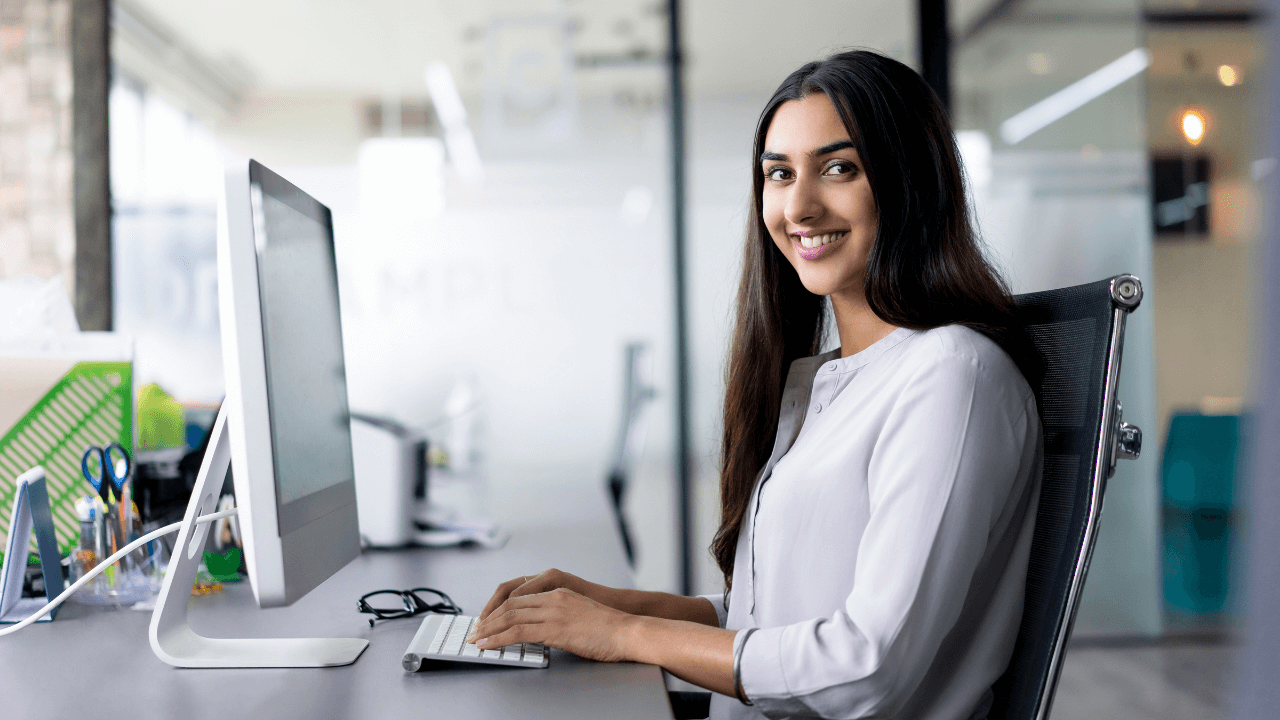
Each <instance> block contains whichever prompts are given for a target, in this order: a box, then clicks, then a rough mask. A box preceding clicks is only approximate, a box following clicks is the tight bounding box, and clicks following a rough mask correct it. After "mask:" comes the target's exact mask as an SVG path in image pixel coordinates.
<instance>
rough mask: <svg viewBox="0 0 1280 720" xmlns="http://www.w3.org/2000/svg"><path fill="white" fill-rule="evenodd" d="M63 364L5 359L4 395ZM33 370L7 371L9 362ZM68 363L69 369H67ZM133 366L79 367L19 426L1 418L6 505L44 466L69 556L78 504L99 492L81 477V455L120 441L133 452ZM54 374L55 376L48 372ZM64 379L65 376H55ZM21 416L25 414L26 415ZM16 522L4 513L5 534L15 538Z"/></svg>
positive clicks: (1, 502) (0, 479)
mask: <svg viewBox="0 0 1280 720" xmlns="http://www.w3.org/2000/svg"><path fill="white" fill-rule="evenodd" d="M58 362H59V361H57V360H43V359H26V358H0V394H6V393H7V392H8V391H9V390H10V388H8V387H7V386H8V384H9V383H10V382H20V381H15V380H13V379H12V378H15V377H20V378H22V379H23V380H25V381H26V382H27V388H24V389H27V390H28V391H29V387H30V383H31V382H38V380H36V378H37V377H38V376H39V374H40V373H38V372H34V373H33V372H32V367H33V366H39V367H41V368H42V369H44V371H45V372H46V373H47V372H49V370H48V368H49V367H50V366H56V364H57V363H58ZM18 363H21V364H22V365H23V367H22V370H24V371H25V372H14V373H8V372H6V371H7V370H8V368H7V367H6V366H7V365H9V364H18ZM66 364H70V363H64V364H63V366H64V367H65V365H66ZM132 367H133V366H132V363H129V362H79V363H74V364H71V368H70V370H69V371H67V372H66V373H65V374H64V375H62V376H61V379H58V380H56V382H54V383H53V385H52V386H50V387H49V388H48V390H47V392H45V393H44V395H43V396H42V397H40V399H39V400H37V401H36V402H35V404H33V405H31V406H30V409H29V410H27V411H26V412H25V413H23V414H21V416H20V417H19V418H18V420H17V422H14V423H13V424H12V425H11V426H7V427H5V426H4V425H3V423H4V422H5V418H4V417H3V416H0V429H2V430H3V432H4V434H3V436H0V507H9V506H10V505H11V504H12V503H13V496H14V482H15V480H17V478H18V476H19V475H21V474H22V473H24V472H26V471H27V470H29V469H31V468H33V467H35V466H37V465H42V466H44V468H45V472H46V477H47V480H48V490H49V505H50V508H51V510H52V511H53V525H54V532H55V535H56V536H57V542H58V548H59V550H60V551H61V552H62V554H64V555H65V554H69V553H70V552H71V549H72V548H73V547H74V546H75V544H76V541H77V539H78V538H79V536H80V523H79V520H78V518H77V517H76V509H75V503H76V500H78V499H79V498H81V497H83V496H85V495H94V494H96V491H95V490H94V489H93V487H92V486H90V485H89V483H87V482H85V480H84V476H83V475H82V474H81V473H80V456H81V454H82V453H83V452H84V449H85V448H86V447H88V446H90V445H106V444H108V443H113V442H114V443H120V444H121V445H123V446H124V447H125V449H126V450H129V451H130V452H132V447H133V393H132ZM46 376H47V375H46ZM53 377H55V378H56V377H57V373H56V372H55V373H54V374H53ZM19 412H21V411H19ZM8 522H9V520H8V518H7V517H3V516H0V537H7V536H8V533H9V527H8Z"/></svg>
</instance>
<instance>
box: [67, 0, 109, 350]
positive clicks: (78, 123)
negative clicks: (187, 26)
mask: <svg viewBox="0 0 1280 720" xmlns="http://www.w3.org/2000/svg"><path fill="white" fill-rule="evenodd" d="M110 12H111V7H110V0H72V3H71V83H72V84H71V88H72V90H71V152H72V162H73V166H74V170H73V178H74V179H73V185H74V187H73V190H72V192H73V196H74V205H75V218H76V222H75V228H76V256H75V306H76V318H77V319H78V320H79V321H80V328H81V329H82V330H110V329H111V315H112V309H111V185H110V181H111V175H110V173H109V164H108V158H107V90H108V89H109V87H110V85H111V59H110V49H109V48H110V37H111V31H110Z"/></svg>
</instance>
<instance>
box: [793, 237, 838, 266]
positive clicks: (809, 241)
mask: <svg viewBox="0 0 1280 720" xmlns="http://www.w3.org/2000/svg"><path fill="white" fill-rule="evenodd" d="M847 234H848V233H847V232H834V233H821V234H818V233H815V234H813V235H809V234H807V233H806V234H804V235H792V236H791V244H792V246H794V247H795V249H796V253H797V254H799V255H800V257H802V258H804V259H805V260H817V259H818V257H820V256H821V255H822V253H823V252H824V251H825V250H826V249H827V248H829V247H831V246H832V245H833V244H835V243H837V242H839V241H840V240H843V239H844V236H845V235H847ZM806 245H807V246H808V247H806Z"/></svg>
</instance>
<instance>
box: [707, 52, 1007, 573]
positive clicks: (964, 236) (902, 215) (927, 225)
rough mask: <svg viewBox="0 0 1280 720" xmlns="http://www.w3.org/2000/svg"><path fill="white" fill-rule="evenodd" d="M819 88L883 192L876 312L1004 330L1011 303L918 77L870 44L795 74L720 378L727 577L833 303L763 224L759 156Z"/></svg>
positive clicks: (873, 289) (894, 321)
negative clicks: (794, 381)
mask: <svg viewBox="0 0 1280 720" xmlns="http://www.w3.org/2000/svg"><path fill="white" fill-rule="evenodd" d="M818 92H821V93H826V95H827V97H828V98H830V99H831V103H832V104H833V105H834V106H835V108H836V111H837V112H838V113H839V115H840V119H841V120H842V121H843V123H844V126H845V128H846V129H847V130H848V131H849V137H850V138H851V139H852V140H853V142H854V144H855V145H856V147H857V150H858V155H859V156H861V159H862V165H863V169H864V171H865V172H866V173H867V180H868V181H869V182H870V184H871V192H872V196H873V198H874V199H875V203H876V209H877V212H878V215H879V228H878V230H877V232H876V238H875V242H874V243H873V245H872V247H871V251H870V257H869V258H868V262H867V270H866V277H865V281H864V286H863V288H864V292H865V293H866V298H867V303H868V305H870V307H871V309H872V310H873V311H874V312H875V314H876V315H877V316H879V317H880V319H882V320H884V321H885V322H887V323H889V324H891V325H897V326H899V327H906V328H912V329H917V330H923V329H928V328H936V327H941V326H943V325H950V324H955V323H960V324H965V325H970V326H973V327H975V328H978V329H981V330H983V331H985V332H988V333H993V334H996V335H1000V334H1002V333H1003V332H1004V331H1005V330H1006V329H1007V328H1008V327H1009V322H1010V318H1011V313H1012V307H1013V300H1012V297H1011V296H1010V294H1009V288H1008V285H1007V284H1006V283H1005V281H1004V279H1003V278H1001V276H1000V274H999V273H998V272H996V270H995V269H994V268H993V267H992V266H991V264H990V263H988V262H987V260H986V258H985V257H984V255H983V252H982V248H981V245H980V243H979V241H978V238H977V236H976V234H975V232H974V230H973V226H972V224H971V222H970V217H969V207H968V204H967V203H966V201H965V192H964V177H963V173H962V171H961V166H960V159H959V156H958V153H957V151H956V144H955V137H954V135H953V134H952V131H951V123H950V122H949V121H948V119H947V114H946V111H944V110H943V108H942V105H941V104H940V103H939V101H938V97H937V95H935V94H934V92H933V90H932V89H930V88H929V86H928V85H927V84H925V82H924V80H922V79H921V78H920V76H919V75H917V74H916V73H915V71H914V70H912V69H911V68H909V67H907V66H906V65H903V64H902V63H900V62H898V61H896V60H892V59H890V58H887V57H884V56H882V55H878V54H876V53H873V52H867V51H862V50H856V51H851V52H843V53H839V54H837V55H832V56H831V57H829V58H827V59H825V60H820V61H818V62H811V63H808V64H807V65H805V66H804V67H802V68H800V69H799V70H796V71H795V72H793V73H791V75H790V76H788V77H787V79H786V80H784V81H783V82H782V85H781V86H779V87H778V89H777V91H775V92H774V94H773V97H772V98H770V100H769V103H768V104H767V105H765V108H764V111H763V112H762V113H761V114H760V122H759V124H758V125H757V126H756V136H755V144H754V148H753V150H752V155H751V158H752V176H753V178H754V179H753V180H752V183H751V186H752V193H751V212H750V220H748V222H747V233H746V235H747V237H746V247H745V249H744V251H743V262H742V280H741V282H740V284H739V286H738V298H737V318H736V326H735V328H734V334H733V345H732V349H731V351H730V356H729V368H728V381H727V383H726V388H725V401H724V439H723V447H722V452H721V468H720V504H721V519H720V528H719V530H718V531H717V532H716V536H715V540H714V541H713V542H712V545H711V551H712V554H713V555H715V558H716V562H717V564H719V566H720V570H721V571H722V572H723V573H724V578H725V586H726V587H728V586H730V585H731V584H732V582H733V559H734V552H735V550H736V548H737V543H738V533H739V531H740V529H741V528H742V521H743V517H744V515H745V514H746V511H747V505H748V503H749V502H750V496H751V491H752V489H753V488H754V487H755V480H756V476H757V475H758V474H759V473H760V470H761V468H763V467H764V464H765V462H766V461H767V460H768V459H769V454H770V450H771V448H772V445H773V438H774V434H775V433H776V432H777V427H778V411H779V403H780V402H781V400H782V388H783V384H784V383H785V381H786V373H787V370H788V368H789V367H790V365H791V362H792V361H793V360H796V359H797V358H801V357H806V356H809V355H814V354H817V353H818V352H819V351H820V349H821V347H820V345H821V343H822V339H823V332H824V330H825V328H824V324H825V316H826V310H825V304H824V302H825V301H824V300H823V298H822V297H821V296H818V295H814V294H813V293H810V292H809V291H808V290H806V289H805V288H804V286H803V285H802V284H801V282H800V277H799V275H798V274H797V273H796V271H795V269H794V268H793V267H792V266H791V264H790V263H789V262H788V261H787V259H786V257H785V256H784V255H783V254H782V253H781V252H780V251H779V250H778V249H777V248H776V247H775V246H774V244H773V241H772V240H771V239H770V236H769V231H768V228H766V227H765V225H764V219H763V217H762V216H761V196H762V192H763V189H764V175H763V173H762V172H761V170H760V164H759V163H760V156H761V154H762V153H763V152H764V149H765V148H764V139H765V134H766V133H767V132H768V130H769V124H770V123H771V122H772V121H773V116H774V113H775V112H776V111H777V109H778V107H779V106H780V105H782V104H783V103H785V102H788V101H790V100H799V99H802V98H805V97H808V96H809V95H812V94H814V93H818Z"/></svg>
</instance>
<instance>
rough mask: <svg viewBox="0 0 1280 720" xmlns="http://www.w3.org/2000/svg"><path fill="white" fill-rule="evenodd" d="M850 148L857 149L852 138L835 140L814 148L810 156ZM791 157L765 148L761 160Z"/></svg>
mask: <svg viewBox="0 0 1280 720" xmlns="http://www.w3.org/2000/svg"><path fill="white" fill-rule="evenodd" d="M850 148H854V149H856V146H855V145H854V144H853V141H852V140H837V141H836V142H833V143H831V144H830V145H823V146H822V147H820V148H818V149H817V150H814V151H813V152H811V153H809V156H810V157H819V156H822V155H830V154H831V153H833V152H837V151H839V150H848V149H850ZM789 159H790V158H788V157H787V156H786V155H783V154H782V153H776V152H770V151H768V150H765V151H764V152H763V153H761V154H760V162H762V163H765V162H770V161H777V162H786V161H787V160H789Z"/></svg>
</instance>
